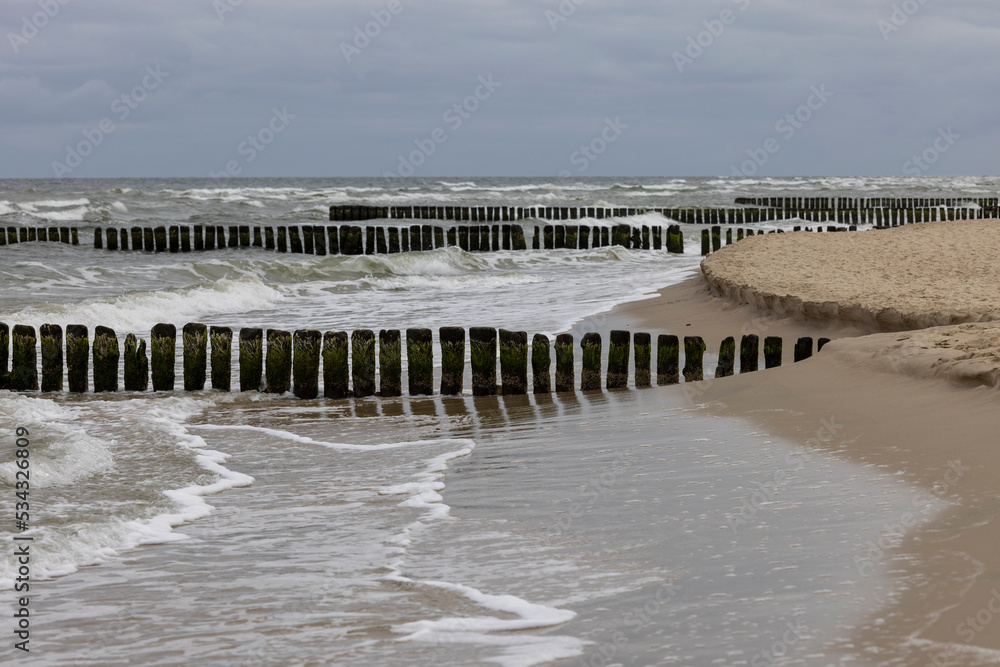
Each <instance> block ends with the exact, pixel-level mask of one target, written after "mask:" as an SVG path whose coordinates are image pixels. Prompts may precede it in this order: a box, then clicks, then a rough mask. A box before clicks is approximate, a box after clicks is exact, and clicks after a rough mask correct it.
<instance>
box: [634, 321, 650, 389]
mask: <svg viewBox="0 0 1000 667" xmlns="http://www.w3.org/2000/svg"><path fill="white" fill-rule="evenodd" d="M632 343H633V345H634V347H635V386H636V387H649V386H650V385H652V347H653V337H652V336H650V335H649V334H648V333H642V332H639V333H636V334H635V336H633V337H632Z"/></svg>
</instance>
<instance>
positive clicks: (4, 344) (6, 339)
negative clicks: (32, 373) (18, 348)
mask: <svg viewBox="0 0 1000 667" xmlns="http://www.w3.org/2000/svg"><path fill="white" fill-rule="evenodd" d="M9 350H10V327H8V326H7V324H6V323H4V322H0V389H10V387H9V386H7V385H8V383H9V382H8V380H9V377H10V376H9V375H8V373H9V371H8V365H9V363H10V356H9V355H10V352H9Z"/></svg>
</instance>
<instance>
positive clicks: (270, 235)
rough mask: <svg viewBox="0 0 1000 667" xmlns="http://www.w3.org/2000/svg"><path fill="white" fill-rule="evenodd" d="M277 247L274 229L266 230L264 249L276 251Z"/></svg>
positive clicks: (267, 228)
mask: <svg viewBox="0 0 1000 667" xmlns="http://www.w3.org/2000/svg"><path fill="white" fill-rule="evenodd" d="M276 247H277V246H276V245H275V243H274V227H265V228H264V249H265V250H274V249H275V248H276Z"/></svg>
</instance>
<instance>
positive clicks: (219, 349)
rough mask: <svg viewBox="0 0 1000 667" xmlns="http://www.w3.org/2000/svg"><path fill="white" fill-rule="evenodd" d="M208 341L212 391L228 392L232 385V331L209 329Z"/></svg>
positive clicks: (217, 328)
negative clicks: (210, 348) (210, 358)
mask: <svg viewBox="0 0 1000 667" xmlns="http://www.w3.org/2000/svg"><path fill="white" fill-rule="evenodd" d="M208 340H209V342H210V343H211V347H212V389H219V390H222V391H229V389H230V387H231V384H232V365H233V361H232V360H233V330H232V329H230V328H229V327H211V328H210V329H209V332H208Z"/></svg>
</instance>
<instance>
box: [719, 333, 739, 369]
mask: <svg viewBox="0 0 1000 667" xmlns="http://www.w3.org/2000/svg"><path fill="white" fill-rule="evenodd" d="M735 367H736V339H735V338H734V337H732V336H730V337H729V338H727V339H726V340H724V341H722V344H721V345H719V365H718V366H716V368H715V377H717V378H724V377H729V376H730V375H732V374H733V369H734V368H735Z"/></svg>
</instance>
